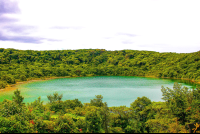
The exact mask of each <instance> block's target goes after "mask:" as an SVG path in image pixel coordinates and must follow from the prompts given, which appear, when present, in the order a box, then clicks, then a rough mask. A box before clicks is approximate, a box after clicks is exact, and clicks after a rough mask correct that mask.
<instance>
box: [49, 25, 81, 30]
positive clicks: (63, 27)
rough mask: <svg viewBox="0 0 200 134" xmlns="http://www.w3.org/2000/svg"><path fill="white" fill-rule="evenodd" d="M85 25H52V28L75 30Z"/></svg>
mask: <svg viewBox="0 0 200 134" xmlns="http://www.w3.org/2000/svg"><path fill="white" fill-rule="evenodd" d="M82 28H83V27H79V26H53V27H50V29H61V30H62V29H63V30H64V29H74V30H79V29H82Z"/></svg>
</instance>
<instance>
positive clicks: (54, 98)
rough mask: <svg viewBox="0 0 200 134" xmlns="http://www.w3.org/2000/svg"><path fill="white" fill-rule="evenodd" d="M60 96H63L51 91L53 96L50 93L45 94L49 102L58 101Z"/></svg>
mask: <svg viewBox="0 0 200 134" xmlns="http://www.w3.org/2000/svg"><path fill="white" fill-rule="evenodd" d="M62 97H63V94H61V95H58V93H57V92H55V93H53V96H52V95H47V98H48V100H49V101H50V103H53V102H55V101H59V102H60V101H61V99H62Z"/></svg>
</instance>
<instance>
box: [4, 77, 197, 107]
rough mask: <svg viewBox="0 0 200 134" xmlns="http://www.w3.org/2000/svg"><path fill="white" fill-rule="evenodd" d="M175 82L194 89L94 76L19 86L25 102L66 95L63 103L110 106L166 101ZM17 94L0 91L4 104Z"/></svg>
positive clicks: (162, 81) (148, 80)
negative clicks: (166, 89) (95, 101)
mask: <svg viewBox="0 0 200 134" xmlns="http://www.w3.org/2000/svg"><path fill="white" fill-rule="evenodd" d="M174 82H178V83H181V84H182V85H183V86H186V87H188V88H192V86H193V85H191V84H189V83H182V82H181V81H180V80H170V79H158V78H145V77H134V76H94V77H75V78H59V79H52V80H47V81H37V82H31V83H27V84H22V85H19V86H18V89H19V90H20V91H21V95H22V96H23V97H24V102H29V103H30V102H33V101H34V100H35V99H37V98H38V97H39V96H41V100H42V101H44V104H45V103H47V102H48V99H47V95H50V94H53V93H54V92H58V93H59V94H63V98H62V100H68V99H75V98H77V99H79V100H80V101H81V102H82V103H87V102H90V99H93V98H95V95H102V96H103V101H104V102H107V104H108V106H109V107H110V106H122V105H125V106H128V107H129V106H130V103H132V102H134V100H135V99H137V97H142V96H146V97H148V98H149V99H151V101H163V100H162V99H161V98H162V92H161V86H164V87H169V88H171V89H172V88H173V84H174ZM13 92H14V91H6V92H0V101H1V102H2V101H3V99H4V98H6V99H10V100H12V96H13V95H14V93H13Z"/></svg>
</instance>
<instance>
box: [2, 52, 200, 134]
mask: <svg viewBox="0 0 200 134" xmlns="http://www.w3.org/2000/svg"><path fill="white" fill-rule="evenodd" d="M199 59H200V52H195V53H185V54H184V53H182V54H178V53H159V52H152V51H136V50H121V51H106V50H100V49H89V50H86V49H84V50H54V51H32V50H15V49H3V48H1V49H0V78H1V80H0V88H4V87H6V86H7V85H9V84H14V83H16V82H18V81H27V80H31V79H37V78H49V77H60V76H61V77H63V76H71V77H76V76H95V75H116V76H117V75H121V76H146V77H161V78H165V77H167V78H179V79H190V80H192V81H200V60H199ZM161 86H162V85H161ZM161 91H162V96H163V98H162V99H163V100H164V102H152V101H151V100H150V99H149V98H147V97H145V96H143V97H138V98H137V99H136V100H135V101H134V102H132V103H131V104H130V107H126V106H119V107H108V106H107V103H106V102H103V96H101V95H96V98H94V99H91V100H90V103H84V104H82V102H81V101H79V100H78V99H75V100H62V95H59V94H58V93H53V95H48V96H47V98H48V100H49V102H48V103H47V104H43V101H42V100H41V97H39V98H38V99H37V100H35V101H34V102H32V103H30V104H25V103H23V100H24V97H23V96H21V95H20V91H18V90H16V91H14V96H13V98H12V100H7V99H4V101H3V102H0V126H1V127H0V133H25V132H26V133H104V132H106V133H124V132H125V133H147V132H150V133H161V132H162V133H178V132H181V133H183V132H189V128H188V124H191V123H192V124H194V122H199V121H200V112H199V111H200V88H199V87H198V86H197V87H196V88H195V89H188V88H187V87H182V86H181V84H178V83H174V86H173V89H170V88H168V87H161ZM195 125H196V126H195V127H194V129H193V130H192V131H193V132H199V128H200V126H199V124H198V123H197V124H195Z"/></svg>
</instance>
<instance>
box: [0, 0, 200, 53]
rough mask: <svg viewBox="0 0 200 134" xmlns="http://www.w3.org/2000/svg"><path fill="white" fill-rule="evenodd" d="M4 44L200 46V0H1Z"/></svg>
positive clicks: (38, 47)
mask: <svg viewBox="0 0 200 134" xmlns="http://www.w3.org/2000/svg"><path fill="white" fill-rule="evenodd" d="M0 48H15V49H21V50H67V49H90V48H91V49H106V50H124V49H131V50H148V51H157V52H177V53H190V52H197V51H199V50H200V1H199V0H187V1H185V0H0Z"/></svg>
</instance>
